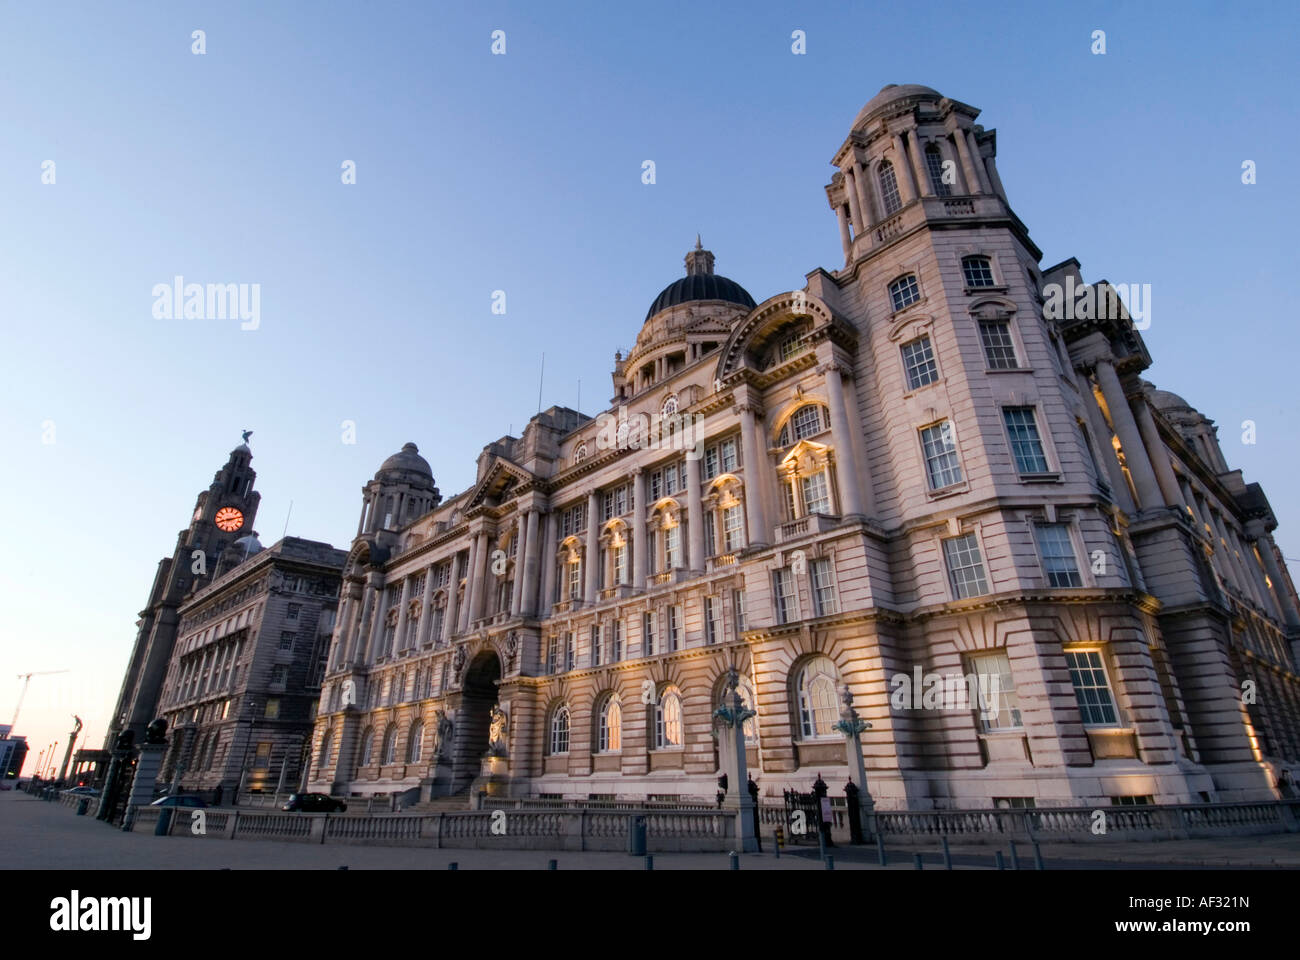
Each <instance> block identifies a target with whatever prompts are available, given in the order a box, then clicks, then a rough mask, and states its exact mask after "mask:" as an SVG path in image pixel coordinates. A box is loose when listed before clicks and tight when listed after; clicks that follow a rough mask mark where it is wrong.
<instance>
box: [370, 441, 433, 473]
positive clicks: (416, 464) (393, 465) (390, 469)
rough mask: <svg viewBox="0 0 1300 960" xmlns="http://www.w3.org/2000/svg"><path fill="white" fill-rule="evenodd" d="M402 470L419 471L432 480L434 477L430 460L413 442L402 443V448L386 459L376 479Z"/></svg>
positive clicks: (408, 471)
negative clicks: (421, 453)
mask: <svg viewBox="0 0 1300 960" xmlns="http://www.w3.org/2000/svg"><path fill="white" fill-rule="evenodd" d="M402 472H406V473H418V474H420V475H421V476H423V477H428V478H429V479H430V480H432V479H433V470H432V468H430V466H429V461H427V460H425V459H424V457H422V456H420V448H419V447H417V446H416V445H415V444H413V443H404V444H402V449H401V450H399V451H398V452H397V453H395V454H393V455H392V456H391V457H389V458H388V459H387V460H385V461H384V462H383V463H382V464H381V465H380V467H379V471H378V472H377V473H376V474H375V479H376V480H378V479H380V478H381V477H384V476H388V475H391V474H394V473H402Z"/></svg>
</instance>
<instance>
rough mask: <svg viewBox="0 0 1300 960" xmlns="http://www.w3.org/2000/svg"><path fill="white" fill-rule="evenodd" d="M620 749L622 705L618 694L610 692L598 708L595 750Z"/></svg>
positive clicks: (604, 751) (613, 751)
mask: <svg viewBox="0 0 1300 960" xmlns="http://www.w3.org/2000/svg"><path fill="white" fill-rule="evenodd" d="M621 749H623V707H622V704H621V703H620V702H619V699H618V694H613V693H611V694H610V695H609V696H608V697H606V698H605V702H604V704H603V705H602V706H601V708H600V725H599V728H598V731H597V739H596V750H597V752H599V753H616V752H618V751H619V750H621Z"/></svg>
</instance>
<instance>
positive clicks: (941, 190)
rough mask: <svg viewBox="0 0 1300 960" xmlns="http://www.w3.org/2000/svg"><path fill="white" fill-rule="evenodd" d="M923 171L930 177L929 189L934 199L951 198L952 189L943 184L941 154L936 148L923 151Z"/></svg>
mask: <svg viewBox="0 0 1300 960" xmlns="http://www.w3.org/2000/svg"><path fill="white" fill-rule="evenodd" d="M925 170H926V173H928V174H929V175H930V189H931V190H933V191H934V195H935V196H936V197H950V196H952V188H951V187H949V185H948V184H946V183H944V182H943V154H941V153H940V152H939V150H938V148H937V147H932V148H930V149H927V150H926V151H925Z"/></svg>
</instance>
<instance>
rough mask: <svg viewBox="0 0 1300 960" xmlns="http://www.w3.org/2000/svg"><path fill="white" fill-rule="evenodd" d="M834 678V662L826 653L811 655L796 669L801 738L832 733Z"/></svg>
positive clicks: (835, 709)
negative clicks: (810, 658)
mask: <svg viewBox="0 0 1300 960" xmlns="http://www.w3.org/2000/svg"><path fill="white" fill-rule="evenodd" d="M838 679H839V674H838V672H837V671H836V669H835V664H834V663H832V662H831V660H830V658H829V657H814V658H813V659H812V660H811V661H809V663H808V665H807V666H805V667H804V668H803V669H802V670H801V671H799V685H798V688H799V729H800V731H801V732H802V733H803V737H804V739H805V740H809V739H813V738H816V737H833V736H836V733H835V722H836V721H837V720H838V719H839V705H838V703H837V699H836V695H835V684H836V681H837V680H838Z"/></svg>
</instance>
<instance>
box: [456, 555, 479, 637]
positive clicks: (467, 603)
mask: <svg viewBox="0 0 1300 960" xmlns="http://www.w3.org/2000/svg"><path fill="white" fill-rule="evenodd" d="M477 569H478V537H477V536H476V535H474V534H471V535H470V539H469V559H468V561H467V563H466V564H465V599H464V601H463V602H462V604H461V610H460V619H459V624H460V632H461V633H464V632H465V631H466V630H468V629H469V622H470V618H471V616H472V611H473V609H474V571H475V570H477Z"/></svg>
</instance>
